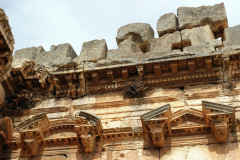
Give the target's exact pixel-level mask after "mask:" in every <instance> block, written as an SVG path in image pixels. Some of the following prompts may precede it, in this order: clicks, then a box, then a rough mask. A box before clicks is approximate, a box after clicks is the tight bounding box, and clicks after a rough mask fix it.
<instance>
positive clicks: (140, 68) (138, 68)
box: [137, 65, 145, 77]
mask: <svg viewBox="0 0 240 160" xmlns="http://www.w3.org/2000/svg"><path fill="white" fill-rule="evenodd" d="M137 71H138V76H139V77H143V76H144V74H145V71H144V66H143V65H138V66H137Z"/></svg>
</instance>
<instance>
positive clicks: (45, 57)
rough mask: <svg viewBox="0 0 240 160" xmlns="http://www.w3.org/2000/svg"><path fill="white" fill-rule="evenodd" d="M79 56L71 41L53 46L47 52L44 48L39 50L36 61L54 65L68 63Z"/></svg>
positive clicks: (50, 65)
mask: <svg viewBox="0 0 240 160" xmlns="http://www.w3.org/2000/svg"><path fill="white" fill-rule="evenodd" d="M75 57H77V54H76V52H75V51H74V49H73V48H72V46H71V45H70V44H69V43H65V44H59V45H57V46H54V45H53V46H51V48H50V51H49V52H46V51H44V49H43V48H42V49H41V50H39V51H38V52H37V56H36V58H35V59H34V61H35V62H36V63H38V64H43V65H45V66H49V67H53V66H57V65H61V64H66V63H67V62H70V61H71V60H73V59H74V58H75Z"/></svg>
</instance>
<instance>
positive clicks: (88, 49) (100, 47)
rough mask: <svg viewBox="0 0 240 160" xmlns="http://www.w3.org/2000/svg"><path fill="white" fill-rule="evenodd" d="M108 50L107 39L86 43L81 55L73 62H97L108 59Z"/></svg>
mask: <svg viewBox="0 0 240 160" xmlns="http://www.w3.org/2000/svg"><path fill="white" fill-rule="evenodd" d="M107 51H108V48H107V44H106V41H105V39H102V40H92V41H88V42H84V43H83V45H82V50H81V53H80V55H79V56H78V57H77V58H75V59H74V60H73V61H75V62H80V61H93V62H96V61H98V60H101V59H105V58H106V54H107Z"/></svg>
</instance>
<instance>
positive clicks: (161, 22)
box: [157, 13, 178, 37]
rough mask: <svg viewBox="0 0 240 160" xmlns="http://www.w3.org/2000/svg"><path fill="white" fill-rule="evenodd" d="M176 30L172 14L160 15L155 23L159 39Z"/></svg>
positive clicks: (176, 22) (176, 25)
mask: <svg viewBox="0 0 240 160" xmlns="http://www.w3.org/2000/svg"><path fill="white" fill-rule="evenodd" d="M177 30H178V20H177V17H176V15H175V14H174V13H167V14H164V15H162V16H161V17H160V18H159V19H158V22H157V32H158V36H159V37H161V36H162V35H164V34H167V33H173V32H175V31H177Z"/></svg>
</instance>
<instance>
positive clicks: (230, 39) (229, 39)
mask: <svg viewBox="0 0 240 160" xmlns="http://www.w3.org/2000/svg"><path fill="white" fill-rule="evenodd" d="M224 40H225V41H224V42H223V43H224V45H225V46H229V45H240V25H237V26H234V27H229V28H226V29H225V30H224Z"/></svg>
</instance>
